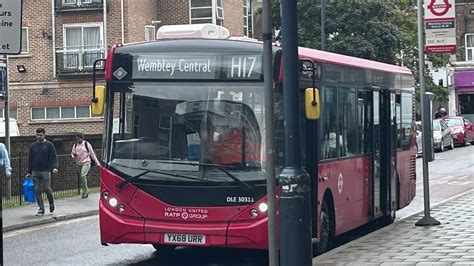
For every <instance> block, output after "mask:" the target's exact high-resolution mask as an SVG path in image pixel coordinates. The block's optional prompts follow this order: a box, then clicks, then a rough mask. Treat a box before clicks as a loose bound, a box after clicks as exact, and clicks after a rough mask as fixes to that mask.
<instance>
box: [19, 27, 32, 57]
mask: <svg viewBox="0 0 474 266" xmlns="http://www.w3.org/2000/svg"><path fill="white" fill-rule="evenodd" d="M23 30H25V31H26V51H25V49H23V42H24V41H25V40H23V38H22V39H21V42H22V43H21V46H22V49H21V54H28V53H29V52H30V35H29V31H28V27H21V34H22V35H23Z"/></svg>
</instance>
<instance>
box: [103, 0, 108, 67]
mask: <svg viewBox="0 0 474 266" xmlns="http://www.w3.org/2000/svg"><path fill="white" fill-rule="evenodd" d="M103 16H104V58H105V57H107V50H108V47H107V0H104V15H103Z"/></svg>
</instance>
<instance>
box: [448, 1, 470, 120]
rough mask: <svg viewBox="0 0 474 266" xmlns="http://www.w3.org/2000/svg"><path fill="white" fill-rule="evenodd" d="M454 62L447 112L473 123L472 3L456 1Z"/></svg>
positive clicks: (451, 68)
mask: <svg viewBox="0 0 474 266" xmlns="http://www.w3.org/2000/svg"><path fill="white" fill-rule="evenodd" d="M456 42H457V45H456V47H457V54H456V60H455V61H454V60H453V61H454V62H452V63H451V65H450V67H449V68H448V69H449V72H448V73H449V76H450V77H451V82H450V84H449V85H450V86H449V90H448V91H449V110H450V111H451V112H450V114H452V115H454V114H458V115H462V116H464V117H466V118H468V119H469V120H471V121H474V3H473V2H472V1H469V0H457V1H456Z"/></svg>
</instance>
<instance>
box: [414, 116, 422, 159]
mask: <svg viewBox="0 0 474 266" xmlns="http://www.w3.org/2000/svg"><path fill="white" fill-rule="evenodd" d="M415 123H416V127H415V129H416V156H421V155H422V154H423V138H422V135H423V131H422V130H421V121H416V122H415Z"/></svg>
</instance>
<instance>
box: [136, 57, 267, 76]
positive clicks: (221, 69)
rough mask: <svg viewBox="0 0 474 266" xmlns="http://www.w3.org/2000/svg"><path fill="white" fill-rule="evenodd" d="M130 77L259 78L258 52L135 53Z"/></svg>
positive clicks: (260, 74) (260, 65)
mask: <svg viewBox="0 0 474 266" xmlns="http://www.w3.org/2000/svg"><path fill="white" fill-rule="evenodd" d="M131 78H132V79H164V80H167V79H177V80H194V79H196V80H213V79H217V80H262V79H263V67H262V56H261V55H258V54H225V55H219V54H218V55H216V54H210V55H205V54H196V53H180V54H177V53H176V54H169V53H166V54H150V55H148V54H139V55H133V63H132V73H131Z"/></svg>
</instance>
